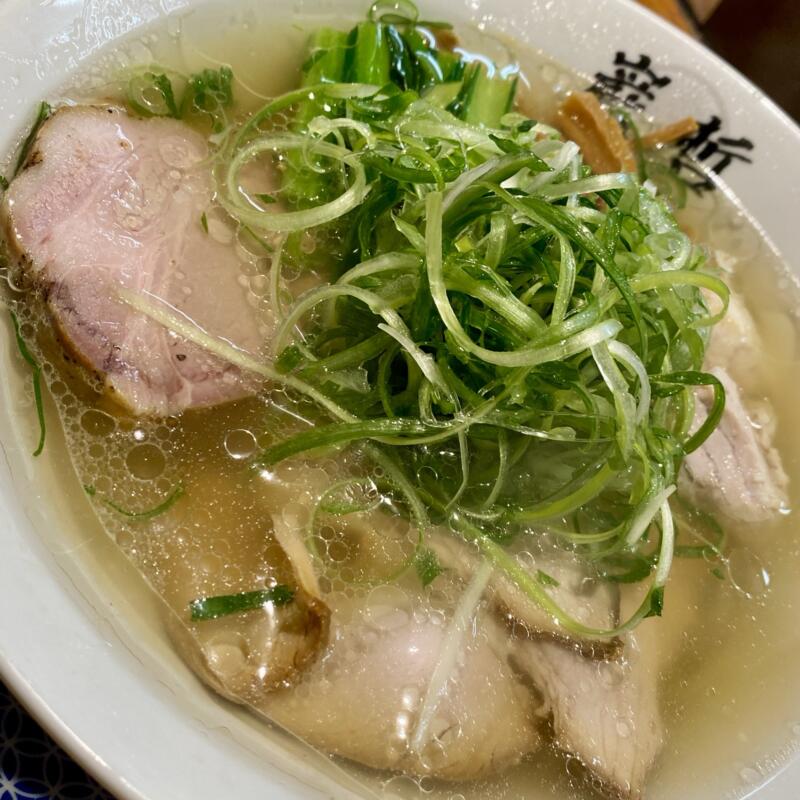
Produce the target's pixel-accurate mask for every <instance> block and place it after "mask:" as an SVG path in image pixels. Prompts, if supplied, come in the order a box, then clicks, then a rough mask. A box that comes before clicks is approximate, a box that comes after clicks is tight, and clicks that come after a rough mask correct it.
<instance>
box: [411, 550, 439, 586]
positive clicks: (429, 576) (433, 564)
mask: <svg viewBox="0 0 800 800" xmlns="http://www.w3.org/2000/svg"><path fill="white" fill-rule="evenodd" d="M414 569H415V570H416V571H417V575H418V576H419V579H420V581H421V582H422V585H423V586H428V584H430V583H433V581H434V580H436V578H438V577H439V575H441V574H442V571H443V570H442V565H441V564H440V563H439V558H438V556H437V555H436V553H434V552H433V550H430V549H428V548H427V547H423V548H420V550H419V551H418V552H417V555H416V557H415V559H414Z"/></svg>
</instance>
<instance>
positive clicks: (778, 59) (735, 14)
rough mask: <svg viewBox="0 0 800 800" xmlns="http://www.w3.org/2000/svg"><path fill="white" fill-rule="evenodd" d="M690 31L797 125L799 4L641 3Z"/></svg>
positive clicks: (785, 0)
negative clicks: (771, 100)
mask: <svg viewBox="0 0 800 800" xmlns="http://www.w3.org/2000/svg"><path fill="white" fill-rule="evenodd" d="M639 2H640V3H641V4H642V5H645V6H647V7H648V8H650V9H651V10H653V11H655V12H656V13H659V14H661V15H662V16H663V17H665V18H666V19H668V20H670V21H671V22H673V23H675V24H676V25H678V26H679V27H681V28H683V29H684V30H686V31H688V32H689V33H693V34H694V35H696V36H697V37H698V38H700V39H701V40H702V41H704V42H705V43H706V44H707V45H708V46H709V47H710V48H711V49H712V50H715V51H716V52H717V53H718V54H719V55H720V56H722V58H724V59H725V60H726V61H729V62H730V63H731V64H733V66H734V67H736V68H737V69H738V70H739V71H740V72H742V73H744V74H745V75H746V76H747V77H748V78H750V80H751V81H753V83H755V84H756V85H757V86H759V87H760V88H761V89H763V91H764V92H766V94H768V95H769V96H770V97H771V98H772V99H773V100H775V102H776V103H778V105H780V106H781V107H783V109H784V110H785V111H786V112H787V113H788V114H789V115H790V116H792V117H794V119H795V120H797V121H800V0H639Z"/></svg>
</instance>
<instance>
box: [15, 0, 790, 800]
mask: <svg viewBox="0 0 800 800" xmlns="http://www.w3.org/2000/svg"><path fill="white" fill-rule="evenodd" d="M642 2H643V3H644V4H645V5H648V6H650V7H652V8H656V7H658V8H660V9H661V10H663V12H664V13H665V16H667V17H668V18H670V19H671V20H672V21H679V22H680V24H681V26H682V27H684V28H689V29H693V30H695V31H696V32H697V34H698V35H699V37H700V38H701V39H702V40H703V41H705V42H706V44H708V45H709V46H710V47H711V48H712V49H713V50H716V51H717V52H718V53H719V54H720V55H721V56H722V57H723V58H725V59H726V60H727V61H729V62H730V63H731V64H733V65H734V66H735V67H737V68H738V69H739V70H741V71H742V72H743V73H744V74H745V75H747V76H748V77H749V78H750V79H751V80H752V81H753V82H754V83H756V84H757V85H758V86H759V87H760V88H761V89H763V90H764V91H765V92H766V93H767V94H768V95H769V96H770V97H772V98H773V99H774V100H775V101H776V102H777V103H778V104H779V105H781V106H782V107H783V108H784V109H785V110H786V111H787V113H789V114H790V115H791V116H793V117H794V118H795V119H796V120H800V2H798V0H759V2H755V0H724V2H722V4H721V5H720V6H719V8H718V9H717V11H716V12H715V13H714V15H713V16H712V17H711V19H710V20H708V21H707V22H706V23H705V24H704V25H702V26H700V25H699V24H698V23H697V20H696V19H694V18H692V16H691V14H690V11H689V9H690V8H691V6H690V5H689V4H688V3H684V2H679V0H642ZM745 32H746V33H745ZM0 800H111V797H110V795H108V793H107V792H105V791H104V790H103V789H102V788H101V787H100V786H99V785H98V784H97V783H96V782H95V781H94V780H93V779H92V778H90V777H89V776H88V775H86V773H85V772H84V771H83V770H82V769H81V768H80V767H78V766H77V765H76V764H75V763H73V762H72V761H71V760H70V758H69V757H68V756H67V755H66V754H65V753H64V751H63V750H61V749H60V748H59V747H58V745H56V744H55V743H54V742H53V741H52V739H50V737H48V736H47V734H46V733H44V731H43V730H42V729H41V728H40V727H39V725H37V724H36V723H35V722H34V721H33V720H32V719H31V718H30V717H29V716H28V715H27V713H26V712H25V711H24V709H23V708H22V707H21V706H20V705H19V703H17V702H16V700H15V699H14V698H13V697H11V695H10V694H9V693H8V691H7V689H6V688H5V686H3V684H2V683H0Z"/></svg>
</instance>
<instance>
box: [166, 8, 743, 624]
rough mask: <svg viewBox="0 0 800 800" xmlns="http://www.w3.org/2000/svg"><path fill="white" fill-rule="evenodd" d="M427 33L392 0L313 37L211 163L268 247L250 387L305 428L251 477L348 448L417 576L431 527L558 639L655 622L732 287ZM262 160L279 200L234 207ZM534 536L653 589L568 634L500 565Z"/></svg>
mask: <svg viewBox="0 0 800 800" xmlns="http://www.w3.org/2000/svg"><path fill="white" fill-rule="evenodd" d="M446 28H447V26H445V25H443V24H441V23H430V22H428V23H425V22H421V21H419V20H418V19H417V12H416V9H415V8H414V7H413V5H412V4H410V3H408V2H405V1H404V0H401V2H398V3H392V4H388V5H384V4H381V3H378V4H376V5H375V6H373V7H372V9H371V11H370V13H369V17H368V19H367V20H366V21H364V22H362V23H360V24H359V25H357V26H356V27H355V28H354V29H353V30H352V31H350V32H349V33H345V32H340V31H336V30H332V29H329V28H324V29H322V30H319V31H317V32H316V33H315V34H314V35H313V36H312V39H311V44H310V51H309V56H308V60H307V62H306V63H305V65H304V67H303V72H302V85H301V88H299V89H298V90H296V91H293V92H290V93H288V94H286V95H283V96H281V97H278V98H276V99H275V100H273V101H271V102H269V103H268V104H267V105H265V106H264V107H263V108H262V109H261V110H259V111H258V112H256V113H255V114H253V115H252V116H251V117H250V118H249V119H248V120H247V121H246V123H244V124H243V125H242V126H240V127H239V128H238V129H236V130H228V133H227V138H226V141H225V143H224V144H223V145H222V146H221V149H220V163H221V164H222V172H221V175H220V192H219V199H220V202H221V203H222V204H223V206H224V207H225V208H226V209H227V211H228V212H229V213H230V214H231V215H232V216H233V217H234V218H235V219H236V220H238V221H239V223H240V224H241V225H242V226H243V228H245V229H246V230H248V231H249V232H251V233H252V234H253V235H254V236H256V237H260V238H263V239H267V240H269V239H270V237H272V241H274V240H275V237H276V235H277V241H278V245H279V246H278V247H277V248H276V249H275V251H274V252H273V254H272V262H273V266H272V273H271V279H272V301H273V310H274V313H275V314H276V315H277V316H278V319H279V325H278V329H277V332H276V334H275V336H274V338H273V340H272V342H271V350H272V357H273V360H272V362H271V364H269V365H262V366H261V367H259V368H258V369H257V371H259V372H261V374H263V375H265V376H267V377H269V378H270V379H271V380H272V381H274V382H278V383H281V384H283V386H284V387H286V388H287V390H288V391H289V392H290V393H292V394H293V395H294V396H295V397H297V398H298V401H300V400H301V399H302V400H303V402H307V401H308V400H309V399H310V400H311V401H312V402H313V405H314V407H315V408H316V409H317V412H318V414H317V418H316V419H317V424H315V425H314V426H312V427H309V428H308V429H307V430H304V431H302V432H300V433H298V434H296V435H292V436H290V437H289V438H285V439H283V440H280V441H276V443H275V444H274V445H273V446H271V447H269V448H268V449H267V450H265V451H264V452H262V453H260V454H259V455H258V463H259V465H260V466H264V467H270V466H272V465H274V464H276V463H278V462H281V461H283V460H284V459H289V458H291V457H294V456H299V455H303V454H306V453H310V452H312V451H315V452H318V451H320V450H323V449H330V448H354V449H355V450H357V451H358V452H359V453H361V454H362V455H363V456H364V457H365V458H366V459H368V463H371V464H372V465H373V466H378V467H380V470H379V471H378V472H377V473H376V474H380V475H381V476H382V478H381V481H382V482H383V484H384V485H382V487H381V488H382V489H385V490H386V491H387V492H389V493H390V494H392V495H393V496H394V497H395V498H396V499H397V501H398V502H399V503H400V505H401V506H402V507H403V508H404V509H405V513H407V515H408V517H409V518H410V519H411V520H412V521H413V522H414V523H415V524H416V525H417V526H418V528H419V531H420V544H419V549H418V552H417V558H416V565H417V568H418V571H419V573H420V576H421V578H422V579H423V582H427V581H429V580H432V579H433V578H434V577H435V576H436V574H438V567H437V565H436V562H435V556H433V554H432V553H431V552H430V551H429V550H428V549H427V548H426V547H425V543H424V537H425V533H426V531H428V530H429V529H430V526H431V525H439V526H443V527H447V528H449V529H450V530H451V531H452V532H453V534H454V535H459V536H462V537H464V538H466V539H467V540H469V541H474V542H475V543H476V544H477V546H478V547H479V548H480V550H481V552H482V553H483V555H484V557H485V558H486V559H487V560H488V561H489V562H490V563H491V564H492V565H493V566H494V567H495V568H497V569H502V570H504V571H505V572H506V573H507V574H508V575H509V576H510V577H511V578H513V579H514V580H515V581H516V582H517V584H518V585H519V586H520V587H521V588H522V589H523V590H524V591H526V593H527V594H528V595H529V596H530V597H531V598H532V599H533V600H535V601H536V602H537V603H539V604H540V605H542V606H543V607H544V608H545V609H546V610H548V611H550V613H552V614H553V615H554V616H555V617H556V618H557V619H558V620H559V621H560V622H561V623H562V624H563V625H564V627H565V628H566V629H567V630H570V631H573V632H576V633H580V634H583V635H587V636H607V635H611V634H614V633H618V632H621V631H624V630H628V629H630V628H632V627H633V626H635V625H636V624H637V623H638V622H639V621H640V620H641V619H642V618H644V617H646V616H649V615H652V614H659V613H660V611H661V608H662V604H663V587H664V584H665V582H666V580H667V576H668V573H669V570H670V565H671V562H672V557H673V553H674V550H675V537H676V534H675V530H674V524H673V519H672V515H671V511H670V504H669V497H670V496H671V495H672V493H673V492H674V490H675V486H676V475H677V471H678V469H679V467H680V463H681V459H682V458H683V456H684V455H686V454H687V453H689V452H691V451H692V450H694V449H696V448H697V447H699V446H700V445H701V444H702V443H703V441H704V440H705V439H706V438H707V436H708V435H709V434H710V433H711V432H712V431H713V429H714V427H715V426H716V424H717V423H718V421H719V418H720V415H721V413H722V410H723V407H724V392H723V388H722V386H721V385H720V383H719V381H717V380H716V378H714V376H713V375H710V374H708V373H706V372H703V371H702V368H703V358H704V351H705V345H706V342H707V339H708V333H709V330H710V327H711V326H712V325H713V324H714V323H715V322H716V321H717V320H718V319H719V318H720V317H721V316H722V314H724V312H725V308H726V307H727V302H728V290H727V288H726V286H725V285H724V284H723V283H722V282H721V281H720V280H719V279H718V278H716V277H714V276H713V275H711V274H708V273H707V272H704V271H703V265H704V256H703V253H702V251H700V250H699V249H698V248H696V247H694V246H693V245H692V243H691V242H690V241H689V239H688V237H687V236H686V235H685V234H684V233H683V232H682V231H681V230H680V229H679V228H678V226H677V224H676V222H675V219H674V218H673V216H672V214H671V212H670V210H669V208H668V207H667V206H666V204H665V203H664V202H662V200H661V199H659V198H658V197H657V196H655V193H654V187H653V186H652V185H650V184H649V183H647V182H646V183H645V184H644V185H642V184H641V183H640V180H639V179H638V178H637V176H635V175H631V174H625V173H619V174H608V175H593V174H592V173H591V171H590V170H589V169H588V168H587V167H586V166H585V165H584V164H583V163H582V160H581V154H580V151H579V149H578V147H577V146H576V145H575V144H574V143H572V142H567V141H563V140H562V139H561V137H560V136H559V134H558V132H557V131H556V130H554V129H553V128H551V127H548V126H547V125H544V124H542V123H539V122H536V121H534V120H531V119H529V118H527V117H526V116H524V115H522V114H520V113H518V111H517V110H515V105H514V101H515V93H516V89H517V75H516V73H515V70H514V69H513V67H505V68H503V67H502V66H497V65H494V64H490V63H488V62H487V61H486V60H485V59H478V60H471V57H470V56H468V55H467V54H466V53H463V52H461V51H459V50H458V49H457V48H456V49H448V47H447V46H446V44H447V42H446V39H447V35H446ZM440 42H444V44H440ZM162 94H163V93H162ZM162 99H163V98H162ZM173 104H174V103H173ZM168 110H169V109H168ZM176 110H177V106H176ZM287 119H288V120H289V121H288V124H287V122H286V120H287ZM265 159H266V160H267V161H268V162H269V164H270V165H271V166H270V169H271V170H272V174H273V175H276V176H278V177H277V178H276V179H275V184H276V189H275V191H274V192H270V193H267V194H265V193H263V192H262V193H261V194H255V193H250V192H248V191H247V190H246V188H245V186H244V177H243V176H244V175H245V170H246V168H247V167H248V165H250V166H252V165H253V163H254V162H255V163H256V164H263V162H264V160H265ZM309 232H311V234H313V236H314V237H316V240H317V241H318V242H321V243H323V244H324V245H325V246H324V247H322V246H320V247H318V252H316V253H314V254H313V256H306V255H304V251H303V248H302V237H303V236H308V235H309ZM265 246H268V245H266V244H265ZM320 250H324V255H327V256H328V257H329V260H330V261H331V262H332V264H330V265H329V269H330V275H331V277H330V280H329V281H327V282H324V283H322V284H321V285H319V286H317V287H315V288H312V289H310V290H309V291H307V292H306V293H304V294H303V295H301V296H300V297H298V298H291V297H288V299H287V292H286V289H285V285H284V281H283V279H282V269H284V268H285V267H286V265H287V264H289V265H291V267H292V269H293V270H294V269H296V268H297V267H302V266H303V264H304V259H306V258H307V259H308V260H315V261H316V262H318V261H319V257H320V253H319V251H320ZM701 290H704V291H705V292H707V293H711V294H713V295H716V296H717V297H718V298H719V300H720V301H721V302H720V306H721V310H720V311H719V312H718V313H711V311H710V310H709V308H708V306H707V305H706V302H705V300H704V294H703V293H701ZM187 335H190V336H191V332H188V334H187ZM204 344H206V345H207V346H209V345H208V342H204ZM239 360H240V361H241V360H242V359H241V357H239ZM245 366H247V365H246V364H245ZM697 386H710V387H711V388H712V390H713V393H714V401H713V405H712V408H711V411H710V413H709V414H708V416H707V418H706V419H705V420H704V421H703V423H702V424H701V425H700V426H699V428H695V427H694V426H693V421H694V402H693V396H694V387H697ZM362 463H364V462H363V461H362ZM363 479H364V476H354V477H353V481H355V482H357V481H360V480H363ZM343 513H345V512H343ZM543 533H546V534H547V535H548V536H549V537H554V538H556V539H557V540H558V542H559V543H560V544H561V546H563V547H564V548H565V549H568V550H570V551H573V552H577V553H578V554H580V555H581V556H583V557H584V558H585V559H586V561H587V563H589V564H591V565H593V570H594V572H595V573H596V575H597V576H599V577H601V578H604V579H607V580H613V581H639V580H645V579H646V580H648V581H649V584H648V588H647V591H646V595H645V597H644V600H643V602H642V604H641V606H640V608H639V609H638V611H637V612H636V613H635V614H634V615H633V616H632V617H631V618H630V619H628V620H624V621H622V622H621V624H620V625H619V627H618V628H616V629H615V630H614V631H599V630H594V629H590V628H586V627H585V626H583V625H581V624H580V623H579V622H578V621H577V620H574V619H572V618H570V617H569V616H568V615H567V614H566V613H565V612H564V611H563V610H562V609H560V608H558V607H557V606H556V605H555V603H554V602H553V601H552V599H551V598H550V596H549V594H548V592H547V582H546V581H542V580H537V578H536V576H535V575H530V574H528V573H527V572H526V571H525V570H523V569H522V568H521V567H520V565H519V564H518V562H517V561H516V560H515V559H514V558H513V557H512V555H510V553H509V551H508V549H507V545H508V544H509V543H510V542H511V541H512V540H514V538H515V537H523V536H538V535H540V534H543Z"/></svg>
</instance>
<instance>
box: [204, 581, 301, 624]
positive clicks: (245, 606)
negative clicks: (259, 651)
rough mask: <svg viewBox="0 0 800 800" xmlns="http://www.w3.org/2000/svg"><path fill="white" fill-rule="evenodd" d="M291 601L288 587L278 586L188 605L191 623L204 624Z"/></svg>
mask: <svg viewBox="0 0 800 800" xmlns="http://www.w3.org/2000/svg"><path fill="white" fill-rule="evenodd" d="M292 600H294V592H293V591H292V590H291V589H290V588H289V587H288V586H284V585H282V584H278V585H277V586H273V587H272V588H271V589H265V590H263V591H256V592H240V593H239V594H224V595H218V596H216V597H202V598H199V599H197V600H192V602H191V603H189V612H190V615H191V620H192V622H204V621H206V620H210V619H219V618H220V617H227V616H230V615H231V614H241V613H243V612H244V611H254V610H256V609H258V608H263V607H264V606H265V605H267V604H271V605H274V606H285V605H287V604H288V603H291V602H292Z"/></svg>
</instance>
